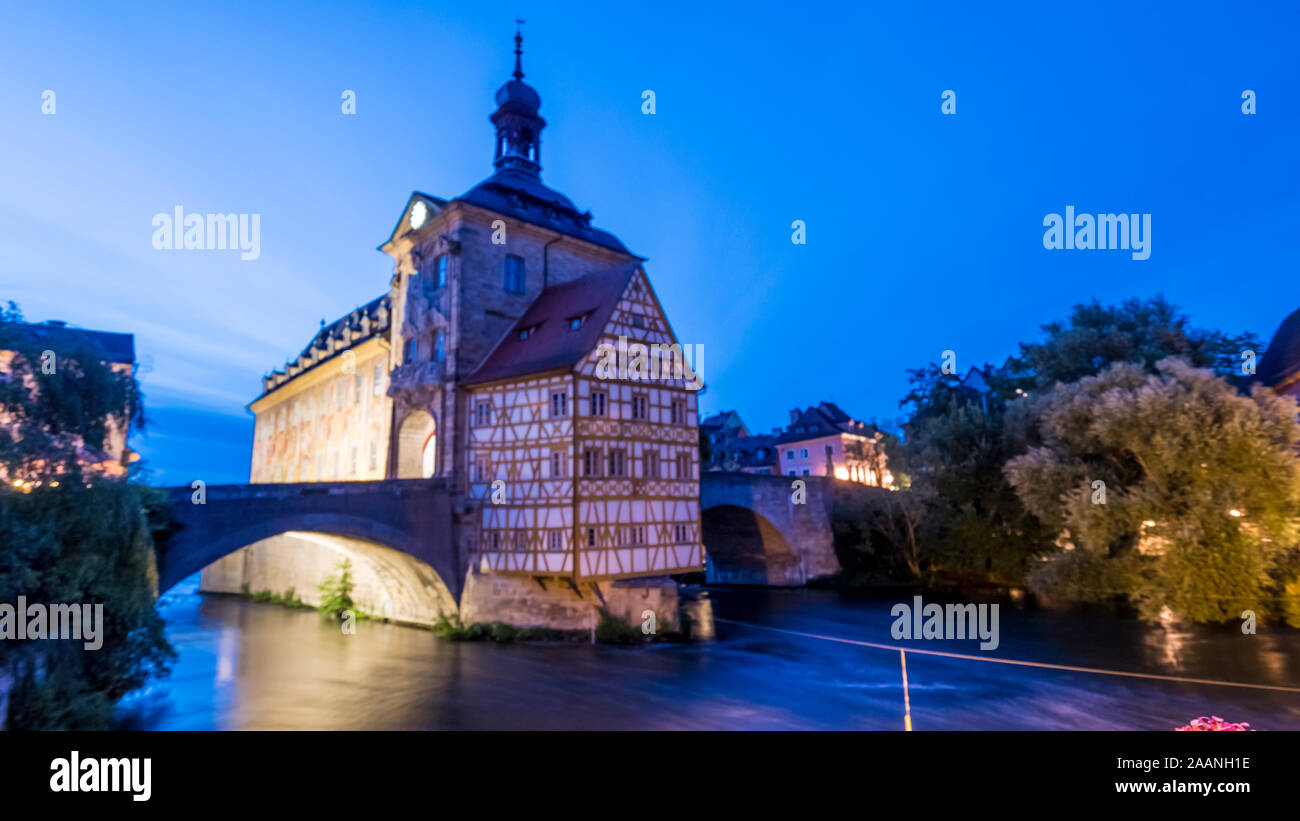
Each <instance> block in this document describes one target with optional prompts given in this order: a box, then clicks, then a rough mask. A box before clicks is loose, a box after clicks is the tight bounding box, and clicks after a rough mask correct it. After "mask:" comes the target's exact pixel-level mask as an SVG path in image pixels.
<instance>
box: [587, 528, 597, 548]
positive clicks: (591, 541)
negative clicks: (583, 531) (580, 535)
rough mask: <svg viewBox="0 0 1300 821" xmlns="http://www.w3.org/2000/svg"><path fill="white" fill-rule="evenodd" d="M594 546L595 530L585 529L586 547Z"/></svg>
mask: <svg viewBox="0 0 1300 821" xmlns="http://www.w3.org/2000/svg"><path fill="white" fill-rule="evenodd" d="M595 546H596V528H594V527H589V528H587V547H595Z"/></svg>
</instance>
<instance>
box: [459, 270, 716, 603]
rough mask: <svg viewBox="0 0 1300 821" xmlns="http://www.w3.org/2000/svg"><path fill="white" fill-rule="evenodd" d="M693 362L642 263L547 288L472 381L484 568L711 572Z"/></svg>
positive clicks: (603, 573) (584, 574)
mask: <svg viewBox="0 0 1300 821" xmlns="http://www.w3.org/2000/svg"><path fill="white" fill-rule="evenodd" d="M697 356H698V354H697ZM686 360H687V356H686V354H685V351H684V350H683V346H681V345H680V344H679V343H678V340H677V339H676V338H675V336H674V335H673V332H672V329H671V327H670V326H669V324H668V320H667V318H666V316H665V315H664V312H663V309H662V306H661V305H660V304H659V301H658V299H657V298H656V297H655V295H654V291H653V289H652V288H651V287H650V283H649V280H648V278H647V277H646V275H645V271H644V269H643V268H642V266H641V265H640V264H632V265H628V266H625V267H624V268H623V269H622V270H615V271H610V272H607V273H603V274H598V275H591V276H588V277H585V278H583V279H581V280H578V281H575V282H571V283H565V284H563V285H559V286H555V287H554V288H551V289H548V290H547V291H544V292H543V293H542V295H541V296H540V297H539V298H538V300H537V302H535V303H534V305H533V306H532V307H531V308H530V309H529V311H527V312H526V313H525V314H524V316H523V317H521V318H520V319H519V321H518V322H516V323H515V326H514V328H512V330H511V333H510V334H508V335H507V336H506V337H504V338H503V339H502V341H501V343H500V344H499V345H498V347H497V349H496V350H494V351H493V353H492V355H491V356H489V357H488V359H487V361H486V362H484V364H483V366H482V367H481V368H479V369H478V371H477V372H476V373H475V375H474V376H473V377H471V378H470V380H468V383H467V400H468V408H469V409H470V421H469V431H470V435H469V444H468V447H467V449H466V469H467V472H468V475H469V495H470V497H471V498H472V499H474V500H475V501H476V502H478V503H479V504H480V505H481V522H482V527H481V530H480V533H479V544H478V555H479V565H480V569H481V570H484V571H490V572H497V573H510V574H528V575H554V576H561V575H563V576H571V577H573V578H575V579H577V580H582V581H593V580H600V579H611V578H626V577H631V576H645V575H662V574H672V573H684V572H689V571H692V570H698V569H700V568H701V567H702V566H703V561H704V559H703V546H702V543H701V538H700V537H701V534H700V516H699V469H700V466H699V434H698V427H697V406H696V393H697V391H698V389H699V387H700V385H699V382H698V379H697V377H696V375H695V373H694V371H693V369H692V363H690V362H687V361H686ZM534 368H537V370H534Z"/></svg>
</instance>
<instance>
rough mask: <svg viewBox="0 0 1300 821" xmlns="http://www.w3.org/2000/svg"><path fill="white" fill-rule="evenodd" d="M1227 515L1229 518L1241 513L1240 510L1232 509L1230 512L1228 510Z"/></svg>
mask: <svg viewBox="0 0 1300 821" xmlns="http://www.w3.org/2000/svg"><path fill="white" fill-rule="evenodd" d="M1228 515H1229V516H1240V515H1241V511H1240V510H1237V509H1236V508H1235V507H1234V508H1233V509H1232V510H1229V511H1228Z"/></svg>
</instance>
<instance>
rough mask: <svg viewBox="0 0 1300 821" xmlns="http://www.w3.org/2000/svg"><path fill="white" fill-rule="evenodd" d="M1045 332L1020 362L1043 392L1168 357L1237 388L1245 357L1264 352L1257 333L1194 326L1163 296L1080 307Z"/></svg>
mask: <svg viewBox="0 0 1300 821" xmlns="http://www.w3.org/2000/svg"><path fill="white" fill-rule="evenodd" d="M1043 332H1044V334H1046V339H1044V340H1043V341H1042V342H1036V343H1028V344H1026V343H1022V344H1021V345H1020V358H1019V362H1018V365H1019V366H1020V367H1021V368H1022V369H1024V370H1025V371H1026V373H1027V374H1029V375H1031V376H1032V379H1033V382H1034V383H1035V385H1036V387H1037V388H1038V389H1039V390H1044V389H1048V388H1051V387H1052V385H1054V384H1056V383H1057V382H1065V383H1069V382H1076V381H1078V380H1080V379H1082V378H1083V377H1085V376H1095V375H1096V374H1098V373H1100V372H1101V371H1102V370H1103V369H1105V368H1107V367H1109V366H1110V365H1112V364H1114V363H1116V362H1131V363H1135V364H1138V365H1141V366H1142V368H1143V369H1144V370H1146V371H1147V372H1148V373H1150V372H1152V371H1153V370H1154V367H1155V363H1156V362H1158V361H1160V360H1161V359H1164V358H1165V357H1169V356H1178V357H1182V358H1183V359H1185V360H1187V361H1188V362H1189V363H1191V364H1192V365H1193V366H1194V367H1198V368H1211V369H1213V370H1214V372H1215V373H1217V374H1219V375H1220V376H1223V377H1225V378H1226V379H1229V380H1230V381H1232V383H1233V384H1239V382H1240V380H1241V379H1242V378H1243V377H1244V376H1246V374H1243V373H1242V370H1241V365H1242V353H1243V352H1245V351H1255V352H1258V351H1259V349H1260V342H1259V339H1258V338H1257V337H1255V336H1254V335H1253V334H1240V335H1237V336H1232V335H1228V334H1224V333H1222V332H1219V331H1210V330H1205V329H1201V328H1193V327H1192V326H1191V321H1190V320H1189V319H1188V317H1187V316H1186V315H1184V314H1183V313H1182V312H1180V311H1179V310H1178V308H1177V307H1175V306H1174V305H1172V304H1170V303H1169V302H1168V301H1167V300H1165V298H1164V297H1162V296H1156V297H1154V298H1152V299H1146V300H1142V299H1129V300H1125V301H1124V302H1123V303H1122V304H1120V305H1101V304H1100V303H1098V302H1096V301H1095V300H1094V301H1093V302H1092V303H1091V304H1083V303H1081V304H1078V305H1075V306H1074V308H1073V309H1072V310H1071V311H1070V317H1069V319H1068V320H1067V321H1065V322H1061V321H1055V322H1050V323H1048V324H1046V325H1044V326H1043ZM1021 387H1025V389H1026V390H1028V387H1027V386H1021Z"/></svg>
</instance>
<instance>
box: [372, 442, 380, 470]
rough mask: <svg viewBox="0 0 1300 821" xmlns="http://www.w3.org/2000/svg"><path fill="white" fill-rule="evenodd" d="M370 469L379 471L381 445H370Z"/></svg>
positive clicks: (375, 443) (374, 443) (376, 443)
mask: <svg viewBox="0 0 1300 821" xmlns="http://www.w3.org/2000/svg"><path fill="white" fill-rule="evenodd" d="M370 469H371V470H379V443H378V442H373V441H372V442H371V443H370Z"/></svg>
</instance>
